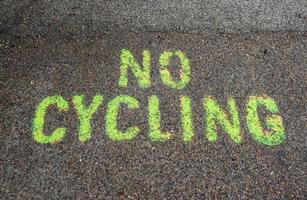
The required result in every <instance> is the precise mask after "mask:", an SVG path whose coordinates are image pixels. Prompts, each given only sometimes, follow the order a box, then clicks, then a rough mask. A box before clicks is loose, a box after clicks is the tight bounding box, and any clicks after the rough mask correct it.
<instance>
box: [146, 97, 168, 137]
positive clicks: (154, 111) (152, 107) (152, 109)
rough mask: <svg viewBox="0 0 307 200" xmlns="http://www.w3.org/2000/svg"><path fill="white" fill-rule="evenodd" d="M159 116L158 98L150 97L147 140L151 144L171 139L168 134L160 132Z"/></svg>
mask: <svg viewBox="0 0 307 200" xmlns="http://www.w3.org/2000/svg"><path fill="white" fill-rule="evenodd" d="M160 123H161V114H160V106H159V98H158V97H157V96H155V95H153V96H150V97H149V99H148V125H149V138H150V140H151V141H153V142H158V141H165V140H169V139H170V138H171V134H170V133H168V132H162V131H161V130H160Z"/></svg>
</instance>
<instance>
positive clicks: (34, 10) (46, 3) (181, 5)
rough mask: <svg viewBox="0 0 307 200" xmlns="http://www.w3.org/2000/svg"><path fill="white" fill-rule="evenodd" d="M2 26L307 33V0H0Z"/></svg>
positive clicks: (21, 30) (35, 30) (32, 31)
mask: <svg viewBox="0 0 307 200" xmlns="http://www.w3.org/2000/svg"><path fill="white" fill-rule="evenodd" d="M0 5H1V8H0V14H1V17H0V30H1V31H5V32H10V33H12V34H15V35H26V34H29V35H32V36H38V35H44V34H47V33H48V32H53V33H59V32H60V33H61V34H74V35H76V34H84V33H86V34H89V33H92V32H101V31H102V32H103V31H122V30H129V31H180V32H182V31H184V32H191V31H194V32H202V31H219V32H268V31H273V32H276V31H294V32H302V31H306V20H307V16H306V14H307V13H306V12H307V11H306V6H307V3H306V1H304V0H270V1H260V0H253V1H252V0H221V1H215V0H205V1H202V0H179V1H171V0H150V1H139V0H137V1H126V0H119V1H114V0H111V1H110V0H106V1H105V0H75V1H71V0H24V1H19V0H18V1H17V0H2V1H1V2H0Z"/></svg>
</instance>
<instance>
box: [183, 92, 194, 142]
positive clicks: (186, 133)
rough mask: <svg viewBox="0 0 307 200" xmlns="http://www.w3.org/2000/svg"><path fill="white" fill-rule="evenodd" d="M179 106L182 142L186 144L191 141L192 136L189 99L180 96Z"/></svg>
mask: <svg viewBox="0 0 307 200" xmlns="http://www.w3.org/2000/svg"><path fill="white" fill-rule="evenodd" d="M180 105H181V126H182V131H183V141H185V142H188V141H191V140H192V138H193V136H194V132H193V121H192V112H191V99H190V97H188V96H182V97H181V98H180Z"/></svg>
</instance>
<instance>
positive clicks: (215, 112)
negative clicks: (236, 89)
mask: <svg viewBox="0 0 307 200" xmlns="http://www.w3.org/2000/svg"><path fill="white" fill-rule="evenodd" d="M203 105H204V109H205V124H206V132H205V135H206V138H207V139H208V140H209V141H210V142H214V141H216V140H217V139H218V135H217V133H216V129H217V126H216V121H217V122H218V123H219V124H220V125H221V128H222V130H223V131H225V132H226V133H227V134H228V135H229V137H230V139H231V140H233V141H234V142H235V143H237V144H239V143H241V141H242V135H241V133H240V121H239V113H238V109H237V106H236V102H235V100H234V99H233V98H228V100H227V105H228V109H229V113H230V119H229V117H227V114H226V113H225V111H223V110H222V108H221V107H220V105H219V104H218V103H217V101H216V100H214V98H213V97H211V96H208V97H206V98H205V99H204V104H203Z"/></svg>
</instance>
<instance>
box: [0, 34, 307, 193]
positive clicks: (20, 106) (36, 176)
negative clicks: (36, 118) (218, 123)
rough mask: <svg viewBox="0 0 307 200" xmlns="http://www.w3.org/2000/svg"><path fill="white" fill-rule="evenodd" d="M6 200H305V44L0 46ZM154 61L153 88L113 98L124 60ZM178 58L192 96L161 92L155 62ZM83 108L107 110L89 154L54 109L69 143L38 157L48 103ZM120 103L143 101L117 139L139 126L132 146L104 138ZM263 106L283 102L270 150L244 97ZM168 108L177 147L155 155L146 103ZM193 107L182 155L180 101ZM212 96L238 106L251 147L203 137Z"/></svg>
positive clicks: (178, 40)
mask: <svg viewBox="0 0 307 200" xmlns="http://www.w3.org/2000/svg"><path fill="white" fill-rule="evenodd" d="M0 44H1V51H0V52H1V57H0V59H1V60H0V69H1V71H0V74H1V77H0V78H1V95H0V96H1V103H0V106H1V113H2V114H1V118H0V120H1V121H0V124H1V127H0V130H1V143H2V144H1V168H0V170H1V197H3V198H4V199H31V198H33V199H87V198H89V199H116V198H122V199H126V198H128V199H144V198H146V199H162V198H166V199H174V198H181V199H191V198H196V199H304V197H305V196H304V184H305V178H304V177H305V171H306V130H305V129H306V124H305V122H306V113H305V111H306V84H305V81H304V79H305V77H306V67H305V66H306V56H305V55H306V37H305V36H304V35H299V34H289V33H270V34H268V33H266V34H244V35H242V34H240V35H238V34H218V33H202V34H181V33H142V34H135V33H117V34H114V33H113V34H109V35H107V34H104V35H97V37H93V38H89V37H88V38H80V37H76V38H66V37H64V36H62V37H57V38H55V37H41V38H38V39H32V38H31V37H28V38H16V37H12V35H6V34H2V39H1V43H0ZM122 48H129V49H131V50H132V51H133V52H135V55H136V58H137V59H140V58H141V57H140V55H141V54H140V52H141V51H142V50H143V49H145V48H147V49H149V50H150V51H151V52H152V58H153V60H152V70H153V76H152V87H150V88H149V89H145V90H144V89H140V88H138V87H137V86H136V82H135V80H134V79H132V77H131V79H130V80H131V82H130V83H129V86H128V88H127V89H120V88H119V87H118V86H117V80H118V75H119V52H120V49H122ZM175 49H181V50H182V51H183V52H185V53H186V54H187V56H188V57H189V58H190V62H191V68H192V76H191V77H192V80H191V82H190V84H189V85H188V87H187V88H185V89H184V90H181V91H174V90H171V89H168V88H166V87H165V86H164V85H163V84H162V83H161V81H160V79H159V75H158V65H157V58H158V56H159V54H160V53H161V52H162V51H164V50H175ZM76 93H78V94H84V95H85V96H86V98H87V101H89V100H91V99H92V97H93V96H94V95H95V94H97V93H101V94H103V95H104V96H105V100H104V103H103V105H102V106H101V108H100V109H99V111H98V113H97V114H96V115H95V117H94V119H93V122H92V125H93V134H92V138H91V140H90V141H89V142H87V143H85V144H81V143H80V142H79V141H78V138H77V126H78V118H77V116H76V113H75V111H74V110H73V109H70V110H69V111H68V112H67V113H63V114H59V113H57V112H56V109H51V110H50V111H49V112H48V114H47V116H46V117H47V118H46V132H50V131H52V130H54V128H56V127H58V126H65V127H67V129H68V130H67V133H66V136H65V138H64V140H63V141H61V142H60V143H58V144H54V145H39V144H36V143H35V142H34V140H33V139H32V136H31V126H32V125H31V123H32V119H33V115H34V111H35V107H36V105H37V104H38V103H39V102H40V101H41V100H42V99H43V98H44V97H46V96H49V95H62V96H63V97H65V98H66V99H67V100H69V101H70V106H71V108H72V104H71V98H72V96H73V95H74V94H76ZM119 94H128V95H131V96H134V97H136V98H137V99H139V101H140V104H141V106H140V109H139V110H135V111H132V110H129V109H123V111H122V112H121V113H120V117H119V127H120V128H121V129H125V128H127V127H130V126H132V125H137V126H139V127H140V129H141V133H140V135H139V136H138V137H137V138H136V139H134V140H132V141H130V142H120V143H117V142H112V141H110V140H109V139H108V138H106V136H105V132H104V116H105V110H106V103H107V102H108V101H109V100H110V99H112V98H113V97H115V96H117V95H119ZM259 94H266V95H269V96H271V97H272V98H274V99H275V100H276V101H277V102H278V106H279V108H280V113H281V115H282V117H283V120H284V125H285V129H286V133H287V138H286V140H285V142H284V143H282V144H281V145H279V146H275V147H271V148H269V147H267V146H264V145H261V144H259V143H257V142H256V141H255V140H253V139H252V138H251V137H250V135H249V133H248V131H247V129H246V124H245V103H246V101H247V98H248V96H249V95H259ZM150 95H157V96H158V97H159V98H160V101H161V111H162V118H163V119H162V127H163V129H164V130H168V131H170V132H171V133H172V134H173V136H174V138H173V139H172V140H170V141H168V142H165V143H152V142H150V140H149V139H148V136H147V131H148V125H147V98H148V97H149V96H150ZM180 95H188V96H190V97H191V99H192V104H193V120H194V128H195V133H196V137H195V138H194V139H193V141H192V142H190V143H188V144H184V143H183V142H182V140H181V135H180V131H181V130H180V124H179V123H180V121H179V97H180ZM206 95H213V96H214V97H215V98H216V99H217V100H218V101H219V102H221V104H222V105H223V106H225V105H226V104H225V101H226V97H227V96H233V97H234V98H235V99H236V100H237V102H238V105H239V109H240V119H241V124H242V130H243V133H244V142H243V144H241V145H236V144H234V143H233V142H232V141H230V140H229V138H228V137H227V136H226V135H225V134H224V133H223V132H222V131H220V132H219V135H220V137H219V140H218V141H217V142H215V143H209V142H208V141H206V140H205V139H204V137H203V125H204V123H203V114H204V113H203V109H202V105H201V100H202V99H203V97H204V96H206Z"/></svg>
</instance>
